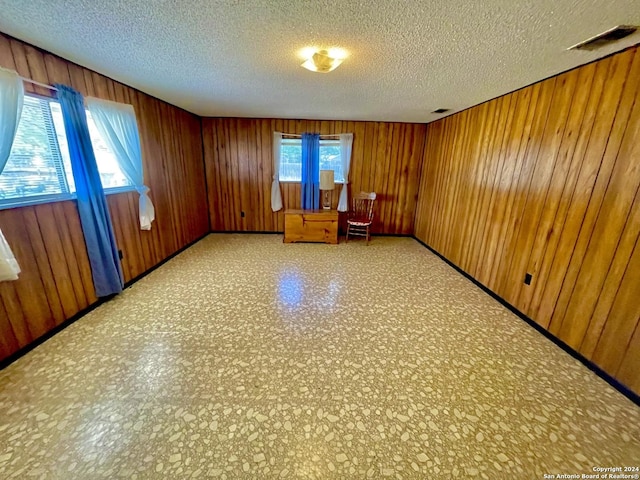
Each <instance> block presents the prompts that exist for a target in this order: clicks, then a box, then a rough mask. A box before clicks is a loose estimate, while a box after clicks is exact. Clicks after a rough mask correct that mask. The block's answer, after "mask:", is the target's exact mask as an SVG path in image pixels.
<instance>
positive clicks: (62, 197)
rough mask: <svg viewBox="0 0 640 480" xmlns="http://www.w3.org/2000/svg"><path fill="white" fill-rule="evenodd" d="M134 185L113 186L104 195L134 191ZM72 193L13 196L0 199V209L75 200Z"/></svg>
mask: <svg viewBox="0 0 640 480" xmlns="http://www.w3.org/2000/svg"><path fill="white" fill-rule="evenodd" d="M135 191H136V189H135V187H114V188H109V189H106V190H105V191H104V194H105V195H115V194H118V193H128V192H135ZM75 199H76V195H75V194H74V193H68V194H54V195H41V196H37V197H33V198H15V199H9V200H0V210H9V209H11V208H20V207H30V206H33V205H42V204H45V203H56V202H66V201H69V200H75Z"/></svg>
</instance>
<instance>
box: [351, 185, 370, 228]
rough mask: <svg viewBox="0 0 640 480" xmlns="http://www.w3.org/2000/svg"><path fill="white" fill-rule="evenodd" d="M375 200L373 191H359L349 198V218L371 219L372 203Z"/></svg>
mask: <svg viewBox="0 0 640 480" xmlns="http://www.w3.org/2000/svg"><path fill="white" fill-rule="evenodd" d="M375 200H376V194H375V192H371V193H367V192H360V193H358V194H356V195H354V196H353V197H352V198H351V212H350V215H349V217H350V218H358V219H363V220H367V221H369V222H370V221H372V220H373V205H374V203H375Z"/></svg>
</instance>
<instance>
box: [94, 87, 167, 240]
mask: <svg viewBox="0 0 640 480" xmlns="http://www.w3.org/2000/svg"><path fill="white" fill-rule="evenodd" d="M86 103H87V109H88V110H89V112H90V113H91V117H92V118H93V121H94V122H95V124H96V127H97V128H98V131H99V132H100V135H102V138H103V139H104V141H105V142H106V143H107V145H109V148H111V150H112V151H113V152H114V153H115V155H116V158H117V159H118V164H119V165H120V168H121V169H122V171H123V173H124V174H125V175H126V176H127V178H128V179H129V180H130V181H131V183H133V185H134V186H135V188H136V191H137V192H138V193H139V194H140V202H139V208H140V229H141V230H151V222H153V221H154V220H155V218H156V213H155V209H154V208H153V203H151V199H150V198H149V195H148V193H149V187H147V186H146V185H145V184H144V173H143V171H142V152H141V149H140V137H139V136H138V124H137V123H136V114H135V111H134V110H133V107H132V106H131V105H127V104H124V103H116V102H110V101H108V100H102V99H100V98H94V97H87V99H86Z"/></svg>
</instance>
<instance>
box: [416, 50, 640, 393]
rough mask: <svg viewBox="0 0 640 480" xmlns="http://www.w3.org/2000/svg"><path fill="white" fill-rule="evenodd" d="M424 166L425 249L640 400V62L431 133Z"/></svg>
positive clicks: (560, 83)
mask: <svg viewBox="0 0 640 480" xmlns="http://www.w3.org/2000/svg"><path fill="white" fill-rule="evenodd" d="M424 162H425V163H424V165H423V169H422V179H421V186H420V194H419V200H418V208H417V214H416V235H417V237H418V238H419V239H421V240H422V241H424V242H425V243H427V244H428V245H430V246H431V247H433V248H434V249H435V250H436V251H438V252H440V253H441V254H442V255H444V256H445V257H446V258H448V259H449V260H450V261H452V262H453V263H454V264H456V265H458V266H459V267H460V268H462V269H463V270H464V271H466V272H467V273H469V274H471V275H472V276H473V277H474V278H476V279H477V280H479V281H480V282H481V283H482V284H484V285H485V286H487V287H488V288H490V289H491V290H493V291H494V292H495V293H497V294H498V295H499V296H501V297H502V298H504V299H505V300H507V301H508V302H509V303H511V304H512V305H514V306H515V307H516V308H518V309H519V310H520V311H521V312H523V313H525V314H526V315H528V316H529V317H530V318H532V319H534V320H535V321H536V322H537V323H538V324H540V325H541V326H542V327H544V328H545V329H548V330H549V331H550V332H551V333H553V334H554V335H556V336H557V337H558V338H559V339H561V340H562V341H564V342H565V343H566V344H568V345H569V346H571V347H572V348H574V349H575V350H577V351H578V352H580V353H581V354H582V355H584V356H585V357H586V358H588V359H591V360H592V361H593V362H594V363H596V364H597V365H599V366H600V367H602V368H603V369H604V370H605V371H606V372H608V373H609V374H611V375H613V376H614V377H616V378H617V379H619V380H620V381H621V382H622V383H624V384H626V385H627V386H629V387H630V388H631V389H633V390H635V391H636V392H638V393H640V328H639V326H638V321H639V319H640V301H639V299H640V242H639V236H638V235H639V232H640V193H639V186H640V52H639V51H638V49H631V50H627V51H625V52H622V53H619V54H617V55H615V56H612V57H609V58H606V59H603V60H601V61H598V62H596V63H592V64H589V65H586V66H583V67H581V68H578V69H575V70H572V71H570V72H567V73H564V74H562V75H559V76H557V77H554V78H550V79H548V80H545V81H543V82H540V83H537V84H535V85H532V86H530V87H527V88H524V89H522V90H519V91H516V92H514V93H511V94H509V95H505V96H503V97H500V98H498V99H495V100H492V101H490V102H487V103H484V104H482V105H479V106H477V107H474V108H471V109H469V110H466V111H464V112H461V113H459V114H456V115H453V116H451V117H448V118H445V119H443V120H441V121H438V122H436V123H431V124H429V125H428V128H427V144H426V147H425V156H424ZM526 273H530V274H531V275H532V276H533V280H532V282H531V284H530V285H525V284H524V283H523V280H524V277H525V274H526Z"/></svg>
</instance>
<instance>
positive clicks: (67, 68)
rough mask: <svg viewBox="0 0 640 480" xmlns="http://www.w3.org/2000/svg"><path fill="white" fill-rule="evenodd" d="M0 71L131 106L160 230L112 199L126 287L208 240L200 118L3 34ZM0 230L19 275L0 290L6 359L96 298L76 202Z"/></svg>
mask: <svg viewBox="0 0 640 480" xmlns="http://www.w3.org/2000/svg"><path fill="white" fill-rule="evenodd" d="M0 66H2V67H5V68H9V69H13V70H16V71H17V72H18V73H19V74H20V75H22V76H24V77H26V78H31V79H33V80H36V81H38V82H43V83H47V84H51V83H63V84H66V85H70V86H72V87H73V88H75V89H77V90H78V91H80V92H81V93H82V94H83V95H85V96H89V95H90V96H95V97H100V98H105V99H109V100H114V101H117V102H123V103H130V104H132V105H133V106H134V108H135V110H136V115H137V118H138V127H139V130H140V140H141V144H142V151H143V162H144V169H145V182H146V184H147V185H148V186H149V187H150V189H151V193H150V196H151V199H152V201H153V202H154V205H155V209H156V221H155V222H154V223H153V227H152V229H151V231H140V228H139V223H138V195H137V193H134V192H132V193H122V194H116V195H110V196H109V197H108V202H109V207H110V209H111V218H112V220H113V225H114V229H115V233H116V238H117V242H118V247H119V248H120V249H121V250H122V251H123V254H124V259H123V261H122V266H123V270H124V275H125V279H126V280H127V281H128V280H131V279H133V278H135V277H137V276H138V275H140V274H142V273H144V272H145V271H147V270H149V269H150V268H152V267H153V266H155V265H157V264H158V263H160V262H161V261H162V260H164V259H166V258H167V257H168V256H170V255H171V254H173V253H174V252H176V251H177V250H179V249H180V248H182V247H184V246H185V245H187V244H189V243H191V242H193V241H194V240H196V239H198V238H199V237H201V236H203V235H204V234H206V233H207V232H208V231H209V223H208V217H207V198H206V186H205V182H204V177H203V159H202V139H201V125H200V118H199V117H197V116H195V115H192V114H190V113H188V112H185V111H184V110H181V109H179V108H176V107H173V106H171V105H169V104H167V103H164V102H162V101H160V100H157V99H155V98H153V97H150V96H148V95H145V94H144V93H142V92H139V91H137V90H135V89H133V88H129V87H127V86H125V85H123V84H121V83H118V82H115V81H113V80H110V79H109V78H106V77H104V76H102V75H99V74H97V73H95V72H92V71H90V70H87V69H85V68H82V67H79V66H78V65H75V64H73V63H70V62H67V61H65V60H63V59H61V58H59V57H56V56H54V55H51V54H48V53H46V52H43V51H41V50H38V49H36V48H33V47H31V46H30V45H27V44H25V43H23V42H20V41H18V40H15V39H13V38H10V37H7V36H4V35H2V34H0ZM25 88H26V90H27V91H32V92H35V93H38V94H41V95H50V94H51V92H50V91H49V90H47V89H42V88H39V87H35V88H34V87H33V86H32V85H30V84H25ZM0 228H2V230H3V232H4V234H5V236H6V238H7V240H8V241H9V243H10V245H11V246H12V248H13V251H14V253H15V255H16V257H17V259H18V262H19V263H20V266H21V268H22V273H21V274H20V279H19V280H18V281H15V282H1V283H0V359H3V358H6V357H7V356H8V355H10V354H11V353H13V352H15V351H17V350H18V349H20V348H21V347H24V346H25V345H28V344H29V343H31V342H32V341H33V340H35V339H37V338H38V337H40V336H42V335H44V334H45V333H46V332H48V331H50V330H51V329H52V328H54V327H55V326H56V325H59V324H60V323H62V322H64V321H65V320H66V319H68V318H70V317H71V316H73V315H74V314H76V313H77V312H79V311H81V310H83V309H84V308H86V307H88V306H89V305H91V304H92V303H94V302H95V301H96V300H97V299H96V296H95V292H94V289H93V283H92V281H91V270H90V267H89V261H88V258H87V252H86V248H85V244H84V237H83V235H82V229H81V228H80V220H79V217H78V212H77V208H76V205H75V202H73V201H66V202H56V203H49V204H44V205H38V206H31V207H20V208H13V209H9V210H2V211H0Z"/></svg>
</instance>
